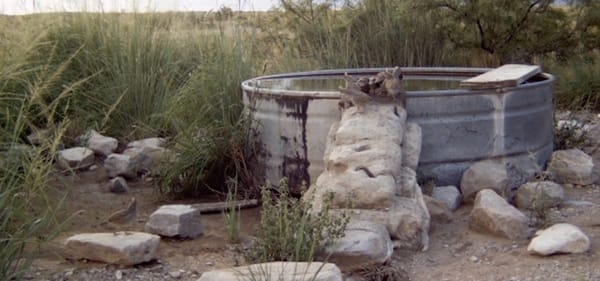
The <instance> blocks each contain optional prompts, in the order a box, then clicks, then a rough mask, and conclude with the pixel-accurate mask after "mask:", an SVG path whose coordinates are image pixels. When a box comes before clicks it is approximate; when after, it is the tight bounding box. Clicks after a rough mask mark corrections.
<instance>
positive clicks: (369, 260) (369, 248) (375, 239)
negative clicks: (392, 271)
mask: <svg viewBox="0 0 600 281" xmlns="http://www.w3.org/2000/svg"><path fill="white" fill-rule="evenodd" d="M393 251H394V248H393V245H392V240H391V239H390V234H389V232H388V231H387V229H386V228H385V226H384V225H382V224H378V223H375V222H370V221H358V220H350V222H349V223H348V225H347V226H346V229H345V230H344V236H343V237H342V238H340V239H337V240H336V241H334V242H333V243H332V244H331V245H328V246H327V247H325V249H324V255H325V256H326V257H329V258H328V261H329V262H332V263H335V264H336V265H337V266H339V267H340V268H341V269H343V270H344V271H352V270H355V269H358V268H364V267H368V266H374V265H381V264H383V263H385V262H386V261H387V260H389V259H390V257H391V256H392V252H393Z"/></svg>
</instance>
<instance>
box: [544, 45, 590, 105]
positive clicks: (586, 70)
mask: <svg viewBox="0 0 600 281" xmlns="http://www.w3.org/2000/svg"><path fill="white" fill-rule="evenodd" d="M599 60H600V55H599V54H598V52H597V51H596V52H591V53H590V54H587V55H585V56H581V57H573V58H570V59H569V60H567V61H564V62H554V63H550V64H549V70H550V71H552V72H553V73H554V74H556V76H557V87H556V99H555V103H556V105H557V106H558V107H560V108H564V109H570V110H581V109H588V110H599V109H600V62H599Z"/></svg>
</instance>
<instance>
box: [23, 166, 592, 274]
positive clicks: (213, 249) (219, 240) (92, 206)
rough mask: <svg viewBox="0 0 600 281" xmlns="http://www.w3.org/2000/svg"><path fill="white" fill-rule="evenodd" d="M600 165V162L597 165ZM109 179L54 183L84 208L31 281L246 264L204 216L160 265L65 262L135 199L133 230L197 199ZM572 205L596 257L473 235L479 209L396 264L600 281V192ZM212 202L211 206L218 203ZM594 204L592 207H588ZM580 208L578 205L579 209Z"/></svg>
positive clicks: (250, 213) (250, 212) (573, 195)
mask: <svg viewBox="0 0 600 281" xmlns="http://www.w3.org/2000/svg"><path fill="white" fill-rule="evenodd" d="M595 160H596V161H598V163H600V157H598V158H597V159H595ZM107 183H108V176H107V175H106V173H105V172H104V171H103V169H102V168H99V169H97V170H95V171H86V172H82V173H79V174H76V175H61V176H59V177H58V179H57V180H56V182H55V184H54V188H56V194H55V195H56V196H57V198H59V197H60V196H66V199H65V203H64V206H63V209H62V212H61V218H62V219H64V218H67V217H68V216H69V215H71V214H73V213H76V212H77V211H79V210H83V211H84V212H81V213H80V214H79V215H77V216H75V217H74V218H72V219H71V220H70V221H69V222H68V224H67V225H66V227H65V229H64V232H63V233H62V234H61V235H60V236H59V237H58V238H57V239H56V240H55V242H54V243H52V244H51V245H50V246H47V247H44V248H43V249H42V250H41V251H39V254H38V255H39V258H38V259H37V260H36V261H35V263H34V265H33V268H32V270H31V271H30V272H29V273H28V274H27V279H32V280H197V279H198V278H199V277H200V275H201V274H202V272H204V271H207V270H211V269H217V268H226V267H231V266H234V265H236V264H237V263H238V262H240V261H241V260H242V257H241V255H240V254H239V252H236V251H235V248H236V247H235V246H234V245H231V244H230V243H228V242H227V240H226V235H225V230H224V223H223V216H222V214H219V213H217V214H203V216H202V223H203V225H204V234H203V236H201V237H199V238H196V239H193V240H178V239H162V241H161V244H160V246H159V251H158V256H159V259H158V260H157V261H154V262H150V263H147V264H142V265H138V266H135V267H118V266H114V265H105V264H101V263H95V262H91V261H73V260H65V259H63V258H61V257H60V255H59V253H60V246H61V242H62V241H63V240H64V239H65V238H66V237H69V236H70V235H73V234H76V233H83V232H102V231H110V230H106V229H104V228H103V226H100V223H101V222H102V221H103V220H104V219H105V218H106V217H108V216H109V214H111V213H112V212H114V211H115V210H117V209H121V208H123V207H124V206H125V205H126V204H127V202H128V200H129V199H130V198H131V197H132V196H135V197H136V198H137V200H138V204H139V205H138V210H139V213H138V221H136V222H135V223H134V224H133V225H132V226H131V227H130V228H129V230H143V226H144V223H145V221H146V220H147V219H148V217H149V215H150V214H151V213H152V212H153V211H154V210H156V209H157V208H158V207H159V206H161V205H164V204H173V203H178V204H180V203H181V204H187V203H198V201H197V200H196V201H191V200H185V201H181V200H180V201H167V200H165V199H161V198H163V197H161V196H159V194H157V193H156V191H155V189H154V188H153V182H152V181H147V180H139V181H137V182H131V183H130V192H129V193H128V194H113V193H110V192H109V191H108V190H107ZM565 192H566V200H574V201H575V202H576V203H575V204H573V203H572V204H563V205H561V206H560V207H559V208H554V209H551V210H550V211H549V220H550V221H551V222H552V223H558V222H567V223H571V224H574V225H577V226H579V227H580V228H581V229H582V230H583V231H584V232H585V233H586V234H587V235H588V237H589V238H590V240H591V242H592V248H591V250H590V251H589V252H586V253H583V254H572V255H554V256H550V257H539V256H533V255H530V254H529V253H528V252H527V250H526V248H527V244H528V241H518V242H512V241H509V240H507V239H502V238H497V237H494V236H490V235H483V234H479V233H475V232H473V231H471V230H470V229H469V227H468V217H469V213H470V210H471V208H472V206H470V205H463V206H461V207H460V208H459V209H458V210H456V211H455V212H454V220H453V221H452V222H450V223H447V224H438V223H434V224H433V225H432V230H431V233H430V238H431V239H430V240H431V245H430V248H429V250H428V251H426V252H407V251H398V250H397V251H396V252H395V253H394V254H395V257H394V262H393V264H395V265H397V268H398V270H401V271H404V274H403V275H404V276H406V278H403V279H405V280H413V281H425V280H440V281H451V280H456V281H458V280H460V281H469V280H473V281H475V280H490V281H491V280H510V281H516V280H521V281H525V280H527V281H530V280H531V281H533V280H573V281H583V280H587V281H592V280H600V252H599V251H600V250H599V249H600V187H599V186H586V187H580V188H573V187H566V188H565ZM214 199H215V198H207V199H206V200H207V201H209V200H214ZM584 201H585V202H588V203H585V202H584ZM577 202H578V203H577ZM259 219H260V209H259V208H254V209H246V210H243V211H242V217H241V222H242V236H244V237H246V236H248V235H252V233H253V232H254V231H255V227H256V226H257V224H258V221H259Z"/></svg>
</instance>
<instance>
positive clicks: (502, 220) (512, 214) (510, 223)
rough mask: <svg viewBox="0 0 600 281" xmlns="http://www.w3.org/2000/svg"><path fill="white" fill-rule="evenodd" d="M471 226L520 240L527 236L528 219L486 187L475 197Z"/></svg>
mask: <svg viewBox="0 0 600 281" xmlns="http://www.w3.org/2000/svg"><path fill="white" fill-rule="evenodd" d="M469 227H470V228H471V229H473V230H475V231H477V232H481V233H490V234H493V235H496V236H500V237H505V238H508V239H512V240H520V239H525V238H527V233H528V219H527V217H526V216H525V215H523V213H521V212H520V211H519V210H517V209H516V208H515V207H513V206H512V205H510V204H508V203H507V202H506V200H505V199H504V198H502V197H501V196H500V195H498V194H497V193H496V192H494V191H493V190H490V189H484V190H482V191H480V192H479V193H477V197H476V198H475V203H474V205H473V210H472V211H471V215H470V218H469Z"/></svg>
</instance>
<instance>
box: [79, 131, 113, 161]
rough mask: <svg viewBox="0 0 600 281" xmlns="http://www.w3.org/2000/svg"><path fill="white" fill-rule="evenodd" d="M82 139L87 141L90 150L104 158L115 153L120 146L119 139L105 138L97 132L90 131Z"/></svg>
mask: <svg viewBox="0 0 600 281" xmlns="http://www.w3.org/2000/svg"><path fill="white" fill-rule="evenodd" d="M81 138H83V139H84V140H86V143H87V147H88V148H89V149H91V150H93V151H94V152H95V153H96V154H99V155H102V156H108V155H109V154H111V153H113V152H115V150H116V149H117V147H118V146H119V141H118V140H117V139H115V138H111V137H107V136H103V135H101V134H100V133H98V132H96V131H95V130H90V131H89V132H88V133H86V134H85V135H83V136H82V137H81Z"/></svg>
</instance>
